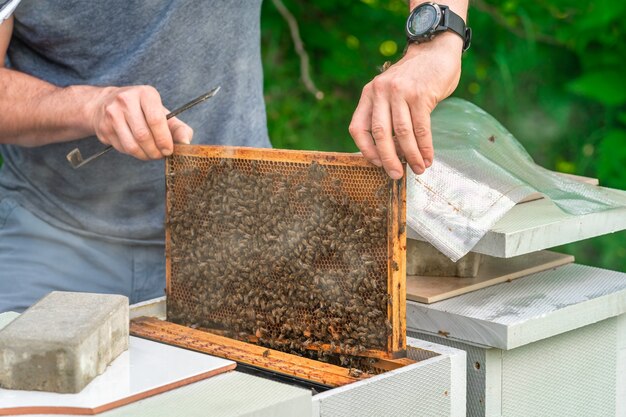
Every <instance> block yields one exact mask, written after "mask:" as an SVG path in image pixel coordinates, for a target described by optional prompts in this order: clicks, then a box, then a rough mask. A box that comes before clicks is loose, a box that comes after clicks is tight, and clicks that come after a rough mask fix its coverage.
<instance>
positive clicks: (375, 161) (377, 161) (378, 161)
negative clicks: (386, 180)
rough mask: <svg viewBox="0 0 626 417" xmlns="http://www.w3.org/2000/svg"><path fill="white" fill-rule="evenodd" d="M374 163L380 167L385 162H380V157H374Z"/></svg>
mask: <svg viewBox="0 0 626 417" xmlns="http://www.w3.org/2000/svg"><path fill="white" fill-rule="evenodd" d="M372 164H374V165H376V166H377V167H379V168H380V167H381V166H383V163H382V162H380V159H372Z"/></svg>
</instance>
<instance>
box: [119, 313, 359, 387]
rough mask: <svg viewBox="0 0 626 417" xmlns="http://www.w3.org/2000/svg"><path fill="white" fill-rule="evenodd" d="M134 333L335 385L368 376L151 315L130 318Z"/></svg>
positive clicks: (132, 332) (131, 330) (131, 331)
mask: <svg viewBox="0 0 626 417" xmlns="http://www.w3.org/2000/svg"><path fill="white" fill-rule="evenodd" d="M130 333H131V334H132V335H134V336H138V337H143V338H146V339H150V340H154V341H158V342H162V343H167V344H171V345H175V346H180V347H184V348H186V349H191V350H195V351H199V352H204V353H208V354H209V355H213V356H218V357H221V358H226V359H230V360H233V361H237V362H240V363H244V364H247V365H252V366H255V367H258V368H263V369H267V370H270V371H272V372H278V373H281V374H285V375H291V376H295V377H297V378H301V379H305V380H309V381H314V382H317V383H320V384H324V385H327V386H330V387H338V386H342V385H346V384H349V383H352V382H356V381H359V380H361V379H365V378H368V377H370V376H371V375H369V374H365V373H364V374H362V375H360V376H359V377H355V376H352V375H350V370H349V369H347V368H342V367H340V366H335V365H331V364H328V363H324V362H319V361H315V360H312V359H307V358H302V357H300V356H296V355H291V354H289V353H284V352H280V351H277V350H273V349H268V348H265V347H262V346H257V345H253V344H250V343H246V342H240V341H238V340H234V339H230V338H227V337H223V336H218V335H215V334H212V333H207V332H203V331H200V330H196V329H192V328H189V327H185V326H181V325H178V324H174V323H170V322H167V321H162V320H158V319H155V318H152V317H139V318H137V319H134V320H131V324H130Z"/></svg>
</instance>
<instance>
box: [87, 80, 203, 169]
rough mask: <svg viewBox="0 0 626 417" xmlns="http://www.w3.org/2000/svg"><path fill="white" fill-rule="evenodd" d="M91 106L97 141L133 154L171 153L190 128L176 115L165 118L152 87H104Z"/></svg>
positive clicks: (189, 133)
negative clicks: (92, 106) (93, 109)
mask: <svg viewBox="0 0 626 417" xmlns="http://www.w3.org/2000/svg"><path fill="white" fill-rule="evenodd" d="M101 91H102V93H101V94H100V96H99V98H98V100H97V102H96V104H95V106H94V108H95V109H96V110H95V112H94V115H93V123H94V131H95V133H96V135H97V136H98V138H99V139H100V141H102V143H104V144H111V145H113V147H115V149H117V150H118V151H120V152H124V153H127V154H129V155H132V156H134V157H136V158H139V159H143V160H147V159H160V158H162V157H164V156H168V155H171V154H172V152H173V150H174V141H176V142H178V143H189V142H190V141H191V138H192V136H193V130H192V129H191V128H190V127H189V126H188V125H187V124H185V123H183V122H182V121H180V120H179V119H177V118H172V119H171V120H167V118H166V114H167V109H165V107H163V104H162V103H161V97H160V95H159V93H158V91H157V90H156V89H155V88H154V87H150V86H134V87H121V88H117V87H106V88H103V89H102V90H101Z"/></svg>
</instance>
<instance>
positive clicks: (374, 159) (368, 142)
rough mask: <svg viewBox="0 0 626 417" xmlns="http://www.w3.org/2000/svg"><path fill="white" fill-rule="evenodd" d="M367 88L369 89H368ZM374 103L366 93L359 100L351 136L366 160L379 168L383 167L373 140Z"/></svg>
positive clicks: (353, 117) (351, 123)
mask: <svg viewBox="0 0 626 417" xmlns="http://www.w3.org/2000/svg"><path fill="white" fill-rule="evenodd" d="M366 88H367V87H366ZM371 115H372V101H371V99H370V98H369V97H368V95H366V93H365V91H364V93H363V95H362V96H361V100H359V104H358V106H357V108H356V110H355V111H354V115H353V116H352V121H351V122H350V127H349V128H348V130H349V131H350V135H351V136H352V138H353V139H354V143H355V144H356V146H357V147H358V148H359V150H360V151H361V153H362V154H363V156H364V157H365V159H367V160H368V161H370V162H371V163H372V164H374V165H376V166H377V167H381V166H382V162H381V161H380V158H379V157H378V151H377V150H376V146H375V145H374V140H373V139H372V134H371V126H372V116H371Z"/></svg>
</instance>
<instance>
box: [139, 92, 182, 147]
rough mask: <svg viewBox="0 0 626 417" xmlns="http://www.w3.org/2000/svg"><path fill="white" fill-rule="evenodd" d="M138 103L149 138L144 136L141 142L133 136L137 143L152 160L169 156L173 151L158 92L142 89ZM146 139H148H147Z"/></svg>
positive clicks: (170, 134) (164, 112) (170, 135)
mask: <svg viewBox="0 0 626 417" xmlns="http://www.w3.org/2000/svg"><path fill="white" fill-rule="evenodd" d="M140 103H141V110H142V111H143V116H144V120H145V123H146V124H147V127H148V128H149V132H150V136H147V135H146V136H144V138H143V139H145V140H141V141H140V138H139V136H135V138H136V139H137V142H138V143H139V145H140V146H141V147H142V149H144V150H145V151H146V153H147V154H148V155H150V156H151V157H153V158H154V159H157V158H161V157H162V156H163V155H164V156H168V155H171V154H172V151H173V149H174V143H173V141H172V133H171V132H170V129H169V126H168V123H167V119H166V118H165V116H166V111H165V108H164V107H163V104H162V103H161V96H160V95H159V93H158V91H157V90H156V89H154V88H152V87H147V88H144V89H142V91H141V95H140ZM141 127H142V128H143V127H144V126H143V125H142V126H141ZM147 137H148V138H149V139H147ZM153 149H155V150H156V152H158V154H157V153H156V152H152V150H153ZM148 151H150V152H148Z"/></svg>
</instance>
